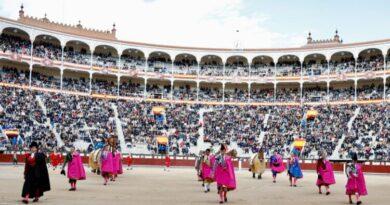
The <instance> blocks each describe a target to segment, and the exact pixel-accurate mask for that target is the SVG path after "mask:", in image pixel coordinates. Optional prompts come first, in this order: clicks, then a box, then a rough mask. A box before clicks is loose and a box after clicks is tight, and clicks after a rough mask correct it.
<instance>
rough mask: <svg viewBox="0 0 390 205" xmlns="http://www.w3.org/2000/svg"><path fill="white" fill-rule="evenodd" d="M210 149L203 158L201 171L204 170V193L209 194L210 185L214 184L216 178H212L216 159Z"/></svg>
mask: <svg viewBox="0 0 390 205" xmlns="http://www.w3.org/2000/svg"><path fill="white" fill-rule="evenodd" d="M210 152H211V151H210V149H206V151H205V152H204V155H203V157H202V162H201V169H202V172H201V173H202V179H203V182H204V192H205V193H207V192H209V191H210V184H211V183H213V182H214V177H213V176H212V168H213V163H214V161H215V158H214V156H213V155H212V154H210Z"/></svg>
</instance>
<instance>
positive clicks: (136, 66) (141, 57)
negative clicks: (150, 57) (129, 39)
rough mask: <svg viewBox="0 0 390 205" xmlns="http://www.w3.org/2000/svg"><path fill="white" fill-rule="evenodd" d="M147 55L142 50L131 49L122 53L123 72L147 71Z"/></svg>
mask: <svg viewBox="0 0 390 205" xmlns="http://www.w3.org/2000/svg"><path fill="white" fill-rule="evenodd" d="M145 62H146V59H145V54H144V52H142V51H141V50H138V49H134V48H129V49H126V50H124V51H123V52H122V55H121V64H122V66H121V67H122V70H123V71H128V70H138V71H144V69H145Z"/></svg>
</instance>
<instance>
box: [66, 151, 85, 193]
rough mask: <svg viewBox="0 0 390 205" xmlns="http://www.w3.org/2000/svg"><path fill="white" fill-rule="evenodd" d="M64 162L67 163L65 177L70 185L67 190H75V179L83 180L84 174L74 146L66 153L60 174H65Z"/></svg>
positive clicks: (79, 157)
mask: <svg viewBox="0 0 390 205" xmlns="http://www.w3.org/2000/svg"><path fill="white" fill-rule="evenodd" d="M66 164H68V170H67V171H68V173H67V177H68V179H69V183H70V187H71V188H70V189H69V191H76V183H77V180H85V179H86V175H85V170H84V166H83V162H82V160H81V156H80V154H79V153H78V152H77V151H76V150H75V148H74V147H72V148H71V150H70V153H68V154H67V155H66V158H65V162H64V164H63V165H62V171H61V174H63V175H65V166H66Z"/></svg>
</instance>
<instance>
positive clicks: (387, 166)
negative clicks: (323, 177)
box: [0, 154, 390, 174]
mask: <svg viewBox="0 0 390 205" xmlns="http://www.w3.org/2000/svg"><path fill="white" fill-rule="evenodd" d="M82 159H83V162H84V163H85V164H88V156H83V157H82ZM240 160H241V165H240V163H239V160H235V161H234V166H235V167H236V168H242V169H248V168H249V161H248V160H247V159H240ZM18 161H19V162H20V163H23V162H24V155H18ZM11 162H12V155H11V154H0V163H11ZM123 163H124V166H126V165H125V163H126V162H125V159H123ZM132 165H136V166H137V165H144V166H165V161H164V157H163V156H148V157H145V156H139V157H133V163H132ZM194 165H195V159H194V158H193V157H172V158H171V166H180V167H194ZM344 165H345V161H333V169H334V170H335V171H339V172H342V171H344ZM301 168H302V169H303V170H312V171H314V170H315V169H316V163H315V160H303V161H302V162H301ZM363 170H364V172H367V173H381V174H390V162H372V161H367V162H364V166H363Z"/></svg>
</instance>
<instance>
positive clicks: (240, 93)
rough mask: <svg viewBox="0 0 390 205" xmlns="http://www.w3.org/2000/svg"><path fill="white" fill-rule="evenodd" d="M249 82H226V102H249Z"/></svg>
mask: <svg viewBox="0 0 390 205" xmlns="http://www.w3.org/2000/svg"><path fill="white" fill-rule="evenodd" d="M248 94H249V91H248V84H247V83H226V84H225V93H224V95H225V102H248Z"/></svg>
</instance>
